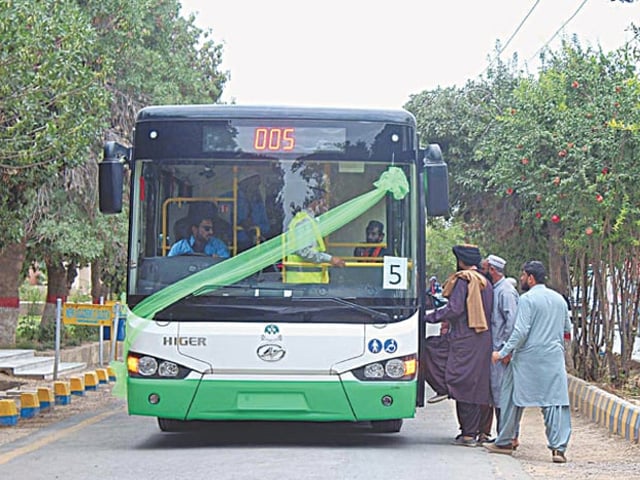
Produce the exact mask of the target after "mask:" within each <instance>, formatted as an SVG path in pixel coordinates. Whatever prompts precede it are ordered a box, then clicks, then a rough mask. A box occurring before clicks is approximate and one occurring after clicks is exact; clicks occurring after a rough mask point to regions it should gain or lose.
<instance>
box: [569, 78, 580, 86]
mask: <svg viewBox="0 0 640 480" xmlns="http://www.w3.org/2000/svg"><path fill="white" fill-rule="evenodd" d="M571 86H572V87H573V88H578V87H579V86H580V84H579V83H578V82H577V81H576V80H574V81H573V82H571Z"/></svg>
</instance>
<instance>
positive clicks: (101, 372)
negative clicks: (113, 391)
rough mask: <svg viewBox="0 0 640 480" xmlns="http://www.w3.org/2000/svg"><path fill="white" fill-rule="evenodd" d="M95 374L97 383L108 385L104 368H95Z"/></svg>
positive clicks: (107, 373)
mask: <svg viewBox="0 0 640 480" xmlns="http://www.w3.org/2000/svg"><path fill="white" fill-rule="evenodd" d="M96 374H97V375H98V383H101V384H105V383H109V372H108V371H107V369H106V368H96Z"/></svg>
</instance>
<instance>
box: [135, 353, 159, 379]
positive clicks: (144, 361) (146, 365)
mask: <svg viewBox="0 0 640 480" xmlns="http://www.w3.org/2000/svg"><path fill="white" fill-rule="evenodd" d="M157 371H158V362H157V361H156V359H155V358H153V357H140V359H139V360H138V373H139V374H140V375H143V376H145V377H150V376H151V375H154V374H155V373H156V372H157Z"/></svg>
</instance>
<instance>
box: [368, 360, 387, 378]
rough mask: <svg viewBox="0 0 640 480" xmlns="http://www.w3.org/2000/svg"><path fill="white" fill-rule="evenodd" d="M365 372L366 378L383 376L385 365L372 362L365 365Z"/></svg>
mask: <svg viewBox="0 0 640 480" xmlns="http://www.w3.org/2000/svg"><path fill="white" fill-rule="evenodd" d="M363 373H364V376H365V377H366V378H382V377H384V367H383V366H382V364H381V363H370V364H369V365H367V366H365V367H364V371H363Z"/></svg>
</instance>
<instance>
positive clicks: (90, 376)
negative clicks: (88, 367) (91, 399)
mask: <svg viewBox="0 0 640 480" xmlns="http://www.w3.org/2000/svg"><path fill="white" fill-rule="evenodd" d="M84 389H85V390H90V391H95V390H97V389H98V374H97V373H96V372H87V373H85V374H84Z"/></svg>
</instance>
